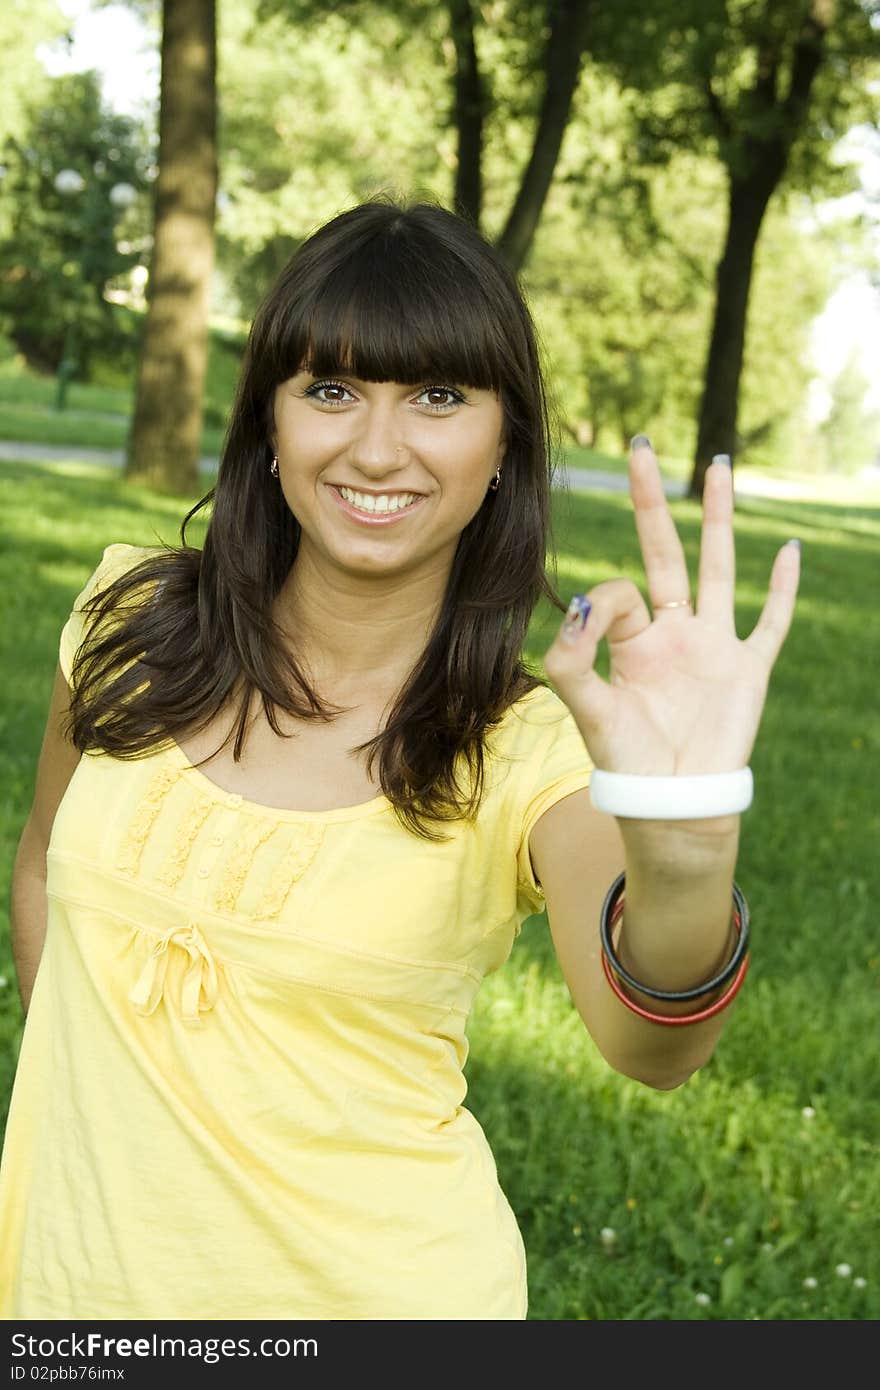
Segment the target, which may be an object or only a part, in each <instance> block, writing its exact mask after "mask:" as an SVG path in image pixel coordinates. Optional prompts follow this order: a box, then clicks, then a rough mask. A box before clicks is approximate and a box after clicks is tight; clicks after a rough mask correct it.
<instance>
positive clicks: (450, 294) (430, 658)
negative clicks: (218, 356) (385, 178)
mask: <svg viewBox="0 0 880 1390" xmlns="http://www.w3.org/2000/svg"><path fill="white" fill-rule="evenodd" d="M305 360H307V361H308V365H309V370H310V371H311V372H313V373H314V374H317V375H324V374H333V373H336V372H338V371H339V370H340V369H341V367H342V364H343V362H344V363H345V367H346V369H347V370H348V371H350V372H351V373H352V374H354V375H356V376H357V377H359V378H360V379H361V380H364V381H408V382H412V381H421V380H425V381H437V380H439V381H452V382H459V383H462V384H467V385H469V386H471V387H474V388H482V389H489V390H493V391H496V392H497V393H498V395H499V398H500V401H501V404H502V408H503V418H504V425H503V430H504V440H505V448H506V453H505V457H504V460H503V464H502V484H501V486H500V488H498V490H497V491H492V490H489V491H488V492H487V494H486V497H485V499H484V501H483V503H482V505H481V506H480V508H479V510H478V512H477V513H476V515H475V516H474V517H473V518H472V520H471V521H470V522H469V523H468V525H467V526H466V527H465V529H464V531H463V532H462V534H461V537H460V539H459V543H458V548H457V550H456V554H455V557H454V560H453V565H452V570H451V573H450V576H449V581H448V584H447V588H446V593H445V596H444V601H443V604H442V607H441V610H440V613H439V616H438V619H437V622H436V624H435V627H434V630H433V632H432V633H431V636H430V638H429V641H428V644H427V646H426V648H425V650H424V652H423V653H422V656H421V657H420V659H419V661H418V662H417V663H416V665H415V667H414V668H413V670H412V672H411V673H410V676H409V678H408V679H407V681H406V684H405V685H404V686H403V688H402V689H401V691H400V693H399V695H398V697H397V699H396V702H395V704H394V706H393V708H392V710H391V713H390V715H389V718H388V720H387V723H386V725H385V727H384V728H383V729H382V731H381V732H380V733H379V734H377V735H376V737H375V738H373V739H370V740H369V741H368V742H366V743H364V744H361V745H360V746H359V748H358V750H357V751H358V752H366V753H367V754H368V757H367V768H368V771H369V773H370V775H372V769H373V765H374V761H375V760H376V759H377V758H378V760H379V781H380V784H381V787H382V791H383V793H384V794H385V795H386V796H387V797H388V798H389V800H390V801H391V802H392V804H393V806H394V808H395V811H396V813H397V815H398V817H399V819H400V820H401V821H402V823H403V824H404V825H406V826H407V827H408V828H409V829H410V830H412V831H413V832H415V833H416V834H419V835H421V836H423V837H425V838H427V839H432V840H437V839H446V838H447V837H446V836H445V835H443V834H440V833H438V831H437V830H436V828H432V827H431V824H430V822H432V821H435V822H436V821H449V820H453V819H458V818H460V817H463V816H464V817H468V818H469V817H472V816H474V815H475V814H476V811H477V809H478V807H479V803H480V800H481V796H482V790H483V777H484V773H483V751H484V750H483V740H484V736H485V735H486V734H487V733H488V732H489V730H490V729H491V728H492V727H493V726H494V725H495V724H497V722H498V721H499V720H500V719H501V717H502V716H503V714H504V712H505V711H506V710H507V709H508V708H509V706H510V705H511V704H512V703H513V702H514V701H515V700H517V699H519V698H520V697H521V696H522V695H524V694H526V693H527V692H528V691H529V690H531V689H533V688H534V687H535V686H538V685H541V684H542V683H543V682H542V681H541V680H540V679H539V677H537V676H536V675H534V674H533V673H532V672H530V671H529V670H528V669H527V667H526V666H525V665H524V663H523V661H522V659H521V652H522V646H523V642H524V639H525V637H526V633H527V630H528V625H529V620H530V617H531V614H532V612H533V610H534V607H535V605H536V603H537V602H538V600H539V598H540V597H541V596H542V595H544V596H545V597H547V598H548V599H549V600H550V602H551V603H552V604H553V606H555V607H556V608H558V609H560V610H562V609H563V608H564V604H563V603H562V602H561V600H560V598H559V596H558V594H557V593H556V592H555V589H554V588H553V586H552V585H551V583H550V581H549V579H548V577H547V574H546V565H547V556H548V549H549V548H550V546H551V543H552V532H551V514H550V496H551V492H550V489H551V483H552V473H553V469H554V466H555V465H554V461H553V456H554V449H553V440H554V438H555V430H554V427H553V423H552V419H551V411H550V409H549V407H548V398H547V393H546V391H545V387H544V382H543V379H542V373H541V368H540V361H539V351H538V345H537V341H536V334H535V329H534V324H533V322H532V318H531V315H530V313H529V309H528V307H527V304H526V302H525V298H524V296H523V293H522V290H521V289H520V287H519V285H518V283H517V281H516V279H515V278H514V276H513V275H512V274H511V273H510V271H509V270H508V269H507V267H506V266H505V265H504V263H503V261H502V260H501V258H500V256H499V254H498V253H497V252H496V251H495V249H494V248H493V247H492V246H491V244H490V243H489V242H487V241H486V240H485V239H484V238H483V237H482V236H481V235H480V233H479V232H478V231H477V230H476V229H475V228H474V227H473V226H472V225H471V224H470V223H469V222H467V221H466V220H465V219H463V218H461V217H458V216H457V215H455V214H454V213H451V212H449V211H447V210H446V209H444V208H442V207H440V206H437V205H434V204H432V203H430V202H416V203H414V204H412V205H410V206H407V205H406V203H405V202H402V201H398V200H397V199H395V198H392V197H390V196H388V197H384V196H379V197H377V198H375V199H372V200H370V201H369V202H366V203H362V204H360V205H358V206H357V207H354V208H351V209H349V210H348V211H346V212H343V213H341V214H340V215H339V216H337V217H335V218H333V219H332V220H331V221H330V222H328V223H326V224H325V225H324V226H323V227H321V228H320V229H319V230H318V231H316V232H315V233H314V234H313V235H312V236H311V237H309V238H308V240H306V241H305V242H303V244H302V245H301V246H300V247H299V249H298V250H297V251H296V253H295V254H294V255H293V257H292V258H291V260H290V261H289V262H288V264H287V265H286V266H285V267H284V269H283V270H282V271H281V273H280V275H279V276H278V278H277V280H276V282H275V284H274V286H273V287H272V288H271V290H270V291H269V293H268V295H267V296H266V298H265V300H264V301H263V303H262V305H261V306H260V308H259V310H258V312H257V314H256V316H255V318H254V321H253V324H252V327H251V331H250V334H249V337H248V342H247V346H246V349H245V354H244V358H243V362H242V368H241V373H240V376H239V381H238V386H237V391H236V397H235V401H234V405H233V409H232V412H231V416H230V420H229V424H228V428H227V431H226V438H225V441H224V446H223V450H222V454H221V458H220V465H219V469H218V473H217V480H216V485H215V486H214V487H213V488H212V489H211V491H210V492H209V493H207V494H206V496H205V497H203V498H202V500H201V501H200V502H198V503H197V504H196V505H195V506H194V507H192V508H191V510H190V511H189V512H188V513H187V515H186V517H185V518H184V520H183V522H182V524H181V528H180V546H179V547H178V548H174V549H166V550H163V551H161V552H159V553H158V554H156V555H151V556H149V557H148V558H147V559H145V560H143V561H142V562H140V563H138V564H137V565H135V566H134V567H133V568H132V569H131V570H129V571H128V572H126V573H125V574H123V575H122V576H121V577H119V578H118V579H116V580H115V581H114V582H113V583H112V584H110V585H108V586H107V587H106V588H105V589H104V590H103V591H102V592H100V593H99V594H98V595H96V596H95V598H93V599H92V600H90V601H89V603H87V604H86V606H85V612H86V613H87V614H88V631H87V633H86V636H85V638H84V640H83V642H82V643H81V645H80V647H79V650H78V652H77V655H76V658H75V661H74V668H73V672H72V677H71V679H72V685H73V695H72V699H71V707H70V709H71V715H70V734H71V737H72V739H73V742H74V743H75V745H76V747H77V748H79V749H80V751H82V752H85V751H86V750H89V749H98V750H101V751H104V752H107V753H110V754H111V755H113V756H114V757H120V758H135V757H138V756H143V755H145V754H146V753H148V752H150V751H151V750H152V749H154V748H155V747H156V746H157V745H159V744H161V743H167V741H168V740H169V739H173V738H174V737H175V735H177V734H179V733H182V732H183V731H184V730H187V729H196V728H200V727H204V726H205V725H206V724H208V723H209V721H210V720H211V718H212V717H213V716H215V715H216V714H217V713H218V712H219V711H220V709H221V708H222V707H223V706H224V705H225V704H226V703H227V702H229V701H233V700H235V699H237V700H238V701H239V706H238V711H239V712H238V717H237V719H236V722H235V725H234V728H233V729H232V730H230V733H229V735H228V736H227V741H228V738H229V737H231V736H232V733H233V732H234V734H235V744H234V750H233V756H234V758H235V759H236V761H238V760H239V759H240V757H241V752H242V748H243V746H244V740H245V736H246V730H247V722H248V714H249V711H250V708H251V702H252V697H253V695H254V693H255V692H257V691H258V692H259V693H260V696H261V697H262V701H263V707H264V710H265V712H266V717H267V719H268V721H269V724H270V725H271V727H272V729H273V730H274V731H275V733H276V734H279V735H281V733H282V731H281V729H280V728H279V726H278V722H277V717H276V713H275V709H276V706H277V707H280V708H281V709H282V710H285V711H287V712H288V713H289V714H291V715H294V716H298V717H300V718H303V719H324V720H329V719H332V718H333V717H334V716H335V715H336V714H338V713H340V712H341V711H340V707H339V706H335V705H330V704H327V703H325V702H323V701H322V700H321V699H320V698H319V696H318V695H317V693H316V692H315V691H314V690H312V689H311V688H310V686H309V684H308V682H307V680H306V678H305V675H304V674H303V671H302V670H301V669H300V667H299V665H298V663H297V659H296V656H295V654H294V653H292V652H291V651H290V649H289V645H288V644H287V643H286V642H285V641H284V640H283V638H282V636H281V633H280V630H279V628H278V627H277V625H276V623H275V620H274V618H273V617H272V613H271V605H272V602H273V600H274V598H275V596H276V595H277V593H278V592H279V590H280V588H281V585H282V583H283V582H284V579H285V578H286V576H287V574H288V572H289V570H290V566H291V565H292V564H293V562H294V561H295V559H296V554H297V549H298V546H299V538H300V525H299V522H298V521H297V519H296V517H295V516H293V515H292V513H291V511H290V509H289V507H288V506H287V503H286V502H285V499H284V497H283V495H282V493H281V490H280V488H279V486H278V484H277V482H276V481H275V479H274V478H273V477H272V476H271V474H270V471H269V464H270V461H271V458H272V452H273V451H272V448H271V445H270V443H269V440H270V438H271V437H272V434H273V431H274V419H273V413H272V412H273V398H274V393H275V390H276V388H277V387H278V386H279V385H280V384H281V383H282V382H284V381H287V380H289V378H290V377H291V376H293V375H295V374H296V372H297V371H298V370H300V367H301V364H302V363H303V362H304V361H305ZM209 504H211V512H210V521H209V524H208V528H207V533H206V536H205V541H204V547H203V548H202V549H198V548H194V547H192V546H190V545H189V544H188V543H187V540H186V528H187V525H188V523H189V522H190V521H191V520H192V518H193V517H194V516H195V515H196V514H197V513H198V512H199V511H200V510H201V509H202V508H203V507H207V506H208V505H209ZM554 566H555V555H554ZM460 759H463V761H464V766H465V768H466V776H465V777H464V779H463V781H464V785H461V783H460V781H459V776H458V774H459V773H460V772H461V771H462V767H461V764H460V762H459V760H460Z"/></svg>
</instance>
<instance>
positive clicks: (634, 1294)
mask: <svg viewBox="0 0 880 1390" xmlns="http://www.w3.org/2000/svg"><path fill="white" fill-rule="evenodd" d="M194 500H195V498H189V497H185V498H167V497H160V496H158V495H156V494H153V493H150V492H149V491H148V490H146V489H142V488H135V487H132V485H131V484H126V483H124V482H123V481H122V480H121V479H120V478H118V477H113V476H110V475H108V473H107V472H106V471H104V470H85V469H73V468H63V469H62V468H49V467H36V466H34V465H28V464H21V465H14V464H13V465H10V464H3V465H0V514H2V516H3V538H4V544H3V546H2V547H0V587H2V593H3V606H4V613H5V615H6V620H5V622H4V625H3V629H2V634H0V660H2V662H3V665H4V669H10V670H12V669H14V670H15V672H16V698H15V700H14V701H12V702H7V704H6V706H5V707H4V709H3V711H2V715H0V770H2V777H3V785H4V787H5V788H6V797H5V798H4V800H3V802H2V804H0V837H2V847H3V848H2V853H0V903H2V904H7V903H8V901H9V880H10V875H11V870H12V863H13V857H14V851H15V845H16V843H17V839H18V836H19V835H20V832H21V827H22V825H23V823H24V818H25V816H26V813H27V809H28V806H29V802H30V796H31V793H32V787H33V775H34V770H35V766H36V758H37V754H38V751H39V745H40V739H41V736H42V729H43V724H44V720H45V714H46V708H47V704H48V698H49V692H50V687H51V677H52V671H53V668H54V663H55V659H56V649H57V642H58V636H59V633H60V630H61V626H62V624H63V622H64V620H65V618H66V616H67V613H68V611H69V607H70V602H71V600H72V598H73V596H74V595H75V594H76V593H77V591H78V589H79V588H80V586H81V584H82V583H83V581H84V580H85V578H86V577H87V575H88V573H89V572H90V570H91V568H93V566H94V564H95V560H96V557H97V556H99V555H100V554H101V551H102V549H103V547H104V546H105V545H107V544H108V543H109V542H111V541H118V540H125V541H129V542H132V543H134V544H145V545H150V544H156V543H158V542H167V543H174V541H175V539H176V537H177V533H178V528H179V523H180V520H181V518H182V516H183V514H184V512H185V510H186V509H187V508H188V507H189V506H190V505H191V503H192V502H193V501H194ZM672 510H673V515H674V518H675V521H676V525H677V527H678V529H679V534H680V535H681V536H682V541H683V544H684V547H685V553H686V556H687V558H688V564H689V569H690V571H691V573H694V574H695V573H696V565H697V557H698V550H699V530H700V510H699V508H698V507H697V506H696V505H695V504H693V503H691V502H688V501H684V500H681V501H676V502H674V503H673V505H672ZM554 515H555V527H556V535H557V543H558V548H559V570H558V575H557V576H556V578H557V579H558V582H559V584H560V587H561V589H562V592H563V593H564V594H567V593H571V592H574V591H576V590H582V589H583V588H584V587H588V586H590V585H592V584H594V583H596V582H597V581H598V580H600V579H604V578H608V577H610V576H611V575H614V574H622V575H627V576H629V577H632V578H633V579H635V581H636V582H637V583H638V584H640V586H642V588H643V587H644V573H643V569H642V567H641V562H640V558H639V552H638V544H637V538H636V536H635V532H634V528H633V521H632V513H631V505H630V503H629V499H628V498H627V497H626V496H625V495H623V496H620V495H606V494H601V493H590V494H583V495H572V496H566V495H564V494H557V495H556V496H555V498H554ZM735 531H736V542H737V592H736V623H737V631H738V632H739V633H740V635H741V636H745V635H747V633H748V632H750V631H751V629H752V627H753V626H754V623H755V622H756V620H757V617H758V613H759V611H760V608H761V606H762V605H763V602H764V600H765V598H766V592H767V583H768V578H769V573H770V568H771V564H772V560H773V557H774V555H775V553H776V551H777V549H778V547H779V546H780V545H781V544H782V543H783V542H784V541H785V540H786V539H787V538H788V537H789V536H791V535H799V536H801V537H802V538H803V541H804V560H803V570H802V574H803V577H802V581H801V591H800V594H799V597H798V604H797V610H796V614H795V620H794V624H793V626H792V630H791V632H790V634H789V637H788V639H787V641H786V644H785V646H784V648H783V651H782V653H781V655H780V658H779V660H778V662H777V664H776V666H775V667H774V671H773V675H772V679H771V686H770V691H769V695H768V701H767V706H766V709H765V714H764V719H763V721H762V726H761V731H760V735H759V739H758V741H757V743H756V747H755V750H754V753H753V758H752V766H753V769H754V773H755V787H756V797H755V803H754V805H753V807H752V808H751V809H750V811H749V812H748V813H746V815H745V816H744V818H743V829H742V835H741V844H740V854H739V858H738V863H737V871H736V873H737V881H738V882H739V883H740V885H741V886H742V888H743V891H744V892H745V894H746V896H747V898H748V901H749V904H750V907H751V910H752V920H753V932H754V937H753V940H754V948H753V959H752V965H751V969H750V972H749V977H748V979H747V981H746V985H745V987H744V989H743V991H742V993H741V994H740V996H739V998H738V1000H737V1002H736V1004H735V1006H734V1008H733V1009H732V1011H731V1014H730V1016H729V1021H728V1025H727V1028H726V1031H725V1033H724V1035H723V1037H722V1039H721V1041H720V1043H719V1045H718V1048H717V1051H716V1053H715V1056H714V1057H713V1058H712V1060H711V1061H710V1062H709V1063H708V1064H707V1065H706V1066H705V1067H704V1068H703V1069H702V1071H701V1072H699V1073H698V1074H697V1075H696V1076H694V1077H693V1078H692V1079H691V1080H690V1081H689V1082H688V1083H687V1084H686V1085H684V1086H682V1087H680V1088H679V1089H678V1090H675V1091H670V1092H653V1091H650V1090H648V1089H646V1088H644V1087H640V1086H639V1085H638V1084H637V1083H635V1082H632V1081H629V1080H627V1079H625V1078H623V1077H620V1076H618V1075H617V1074H615V1073H613V1072H611V1071H610V1069H609V1068H608V1067H607V1065H606V1064H605V1063H604V1062H603V1061H602V1059H601V1057H600V1056H599V1054H598V1052H597V1050H596V1048H595V1047H594V1045H593V1044H592V1042H591V1040H590V1038H589V1035H588V1034H587V1033H586V1030H585V1029H584V1027H583V1024H582V1022H581V1020H580V1018H579V1016H578V1015H577V1013H576V1011H575V1010H574V1007H573V1005H572V1002H571V999H570V997H569V995H568V992H567V989H566V987H565V984H564V981H563V979H562V976H561V972H560V970H559V967H558V964H557V962H556V958H555V955H554V953H553V948H552V944H551V941H550V937H549V932H548V927H547V921H546V917H545V916H544V915H543V914H541V915H539V916H535V917H533V918H531V919H530V920H529V921H528V922H527V923H526V925H525V927H524V930H523V932H522V935H521V936H520V938H519V939H518V941H517V942H516V944H515V946H514V949H513V952H512V954H511V957H510V959H509V961H508V962H507V964H506V965H505V966H504V968H503V969H502V970H500V971H498V972H496V973H495V974H493V975H491V976H490V977H489V978H488V979H487V980H486V981H485V983H484V985H483V987H482V989H481V991H480V993H479V995H478V996H477V1000H476V1004H475V1008H474V1012H473V1014H472V1017H471V1020H470V1022H469V1026H468V1036H469V1039H470V1056H469V1059H468V1063H467V1068H466V1076H467V1080H468V1095H467V1098H466V1103H467V1105H468V1106H469V1108H470V1109H471V1110H472V1111H473V1112H474V1114H475V1115H476V1116H477V1118H478V1119H479V1121H480V1123H481V1124H482V1125H483V1128H484V1129H485V1131H486V1134H487V1136H488V1138H489V1141H490V1143H491V1145H492V1148H493V1150H494V1152H495V1155H496V1159H497V1164H498V1171H499V1177H500V1179H501V1183H502V1186H503V1188H504V1190H505V1192H506V1194H507V1196H508V1198H509V1200H510V1203H511V1206H512V1207H513V1209H514V1211H515V1213H516V1216H517V1219H518V1221H519V1223H520V1226H521V1229H522V1231H523V1235H524V1239H525V1243H526V1249H527V1252H528V1264H529V1286H530V1313H529V1316H530V1318H532V1319H535V1320H562V1319H566V1320H572V1319H574V1320H590V1319H601V1320H627V1321H639V1320H692V1321H698V1320H710V1321H711V1320H725V1321H739V1320H749V1319H753V1318H760V1319H764V1320H796V1321H807V1320H827V1319H833V1320H843V1321H846V1320H853V1319H856V1320H867V1321H872V1320H876V1319H877V1318H878V1317H880V1148H878V1142H877V1136H878V1134H880V1094H878V1089H877V1074H878V1069H880V1033H878V1029H877V1024H876V1020H877V1005H878V991H880V936H878V929H877V921H876V910H875V904H876V902H877V901H878V896H880V860H878V856H877V854H876V843H877V835H878V831H880V812H878V807H877V804H876V797H875V795H874V787H873V783H872V781H871V779H870V778H869V777H866V775H865V769H866V767H868V766H869V765H871V763H872V761H873V762H876V759H877V756H878V752H880V710H878V706H877V700H876V688H877V681H878V676H880V673H878V670H877V657H876V653H877V652H878V651H880V631H878V618H877V612H876V606H875V605H874V601H873V599H874V575H875V571H876V562H877V551H878V545H880V509H878V508H877V507H876V506H875V507H870V508H869V507H864V506H862V507H855V506H852V507H844V506H840V505H834V504H826V505H817V504H814V503H806V502H785V503H777V502H770V501H766V502H764V501H762V502H758V501H752V500H749V501H748V502H743V501H742V500H740V501H739V502H738V504H737V511H736V519H735ZM202 535H203V533H202V531H201V530H200V529H199V527H198V525H197V526H196V527H195V528H194V532H193V534H192V537H191V538H192V539H193V540H194V542H195V543H196V544H198V543H200V541H201V538H202ZM22 576H26V580H27V582H26V583H22ZM558 622H559V614H558V613H556V612H555V610H553V611H551V610H550V609H549V607H541V608H540V609H539V610H538V611H537V612H536V614H535V619H534V622H533V624H532V627H531V629H530V633H529V639H528V643H527V648H526V656H527V658H528V659H529V660H530V661H531V662H534V663H536V664H537V663H539V662H540V660H541V657H542V654H543V652H544V651H545V650H546V648H547V646H548V645H549V642H550V640H552V636H553V635H554V633H555V631H556V628H557V627H558ZM597 669H599V670H600V673H601V674H602V675H607V670H608V668H607V651H606V649H605V646H604V645H603V646H602V648H601V649H600V653H599V658H598V660H597ZM584 930H585V931H590V930H595V924H590V923H585V927H584ZM0 977H2V978H3V979H4V981H5V984H4V985H3V986H0V1040H2V1043H0V1096H2V1098H3V1100H2V1107H0V1108H2V1109H3V1110H5V1105H6V1102H7V1100H8V1095H9V1089H10V1086H11V1082H12V1075H13V1068H14V1065H15V1058H16V1057H17V1053H18V1046H19V1043H20V1039H21V1028H22V1019H21V1010H20V1007H19V1003H18V999H17V995H16V991H15V977H14V973H13V967H12V960H11V955H10V950H9V937H8V931H7V929H6V923H5V919H4V920H3V932H2V936H0ZM838 1270H840V1271H842V1272H838ZM698 1295H699V1299H698Z"/></svg>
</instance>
